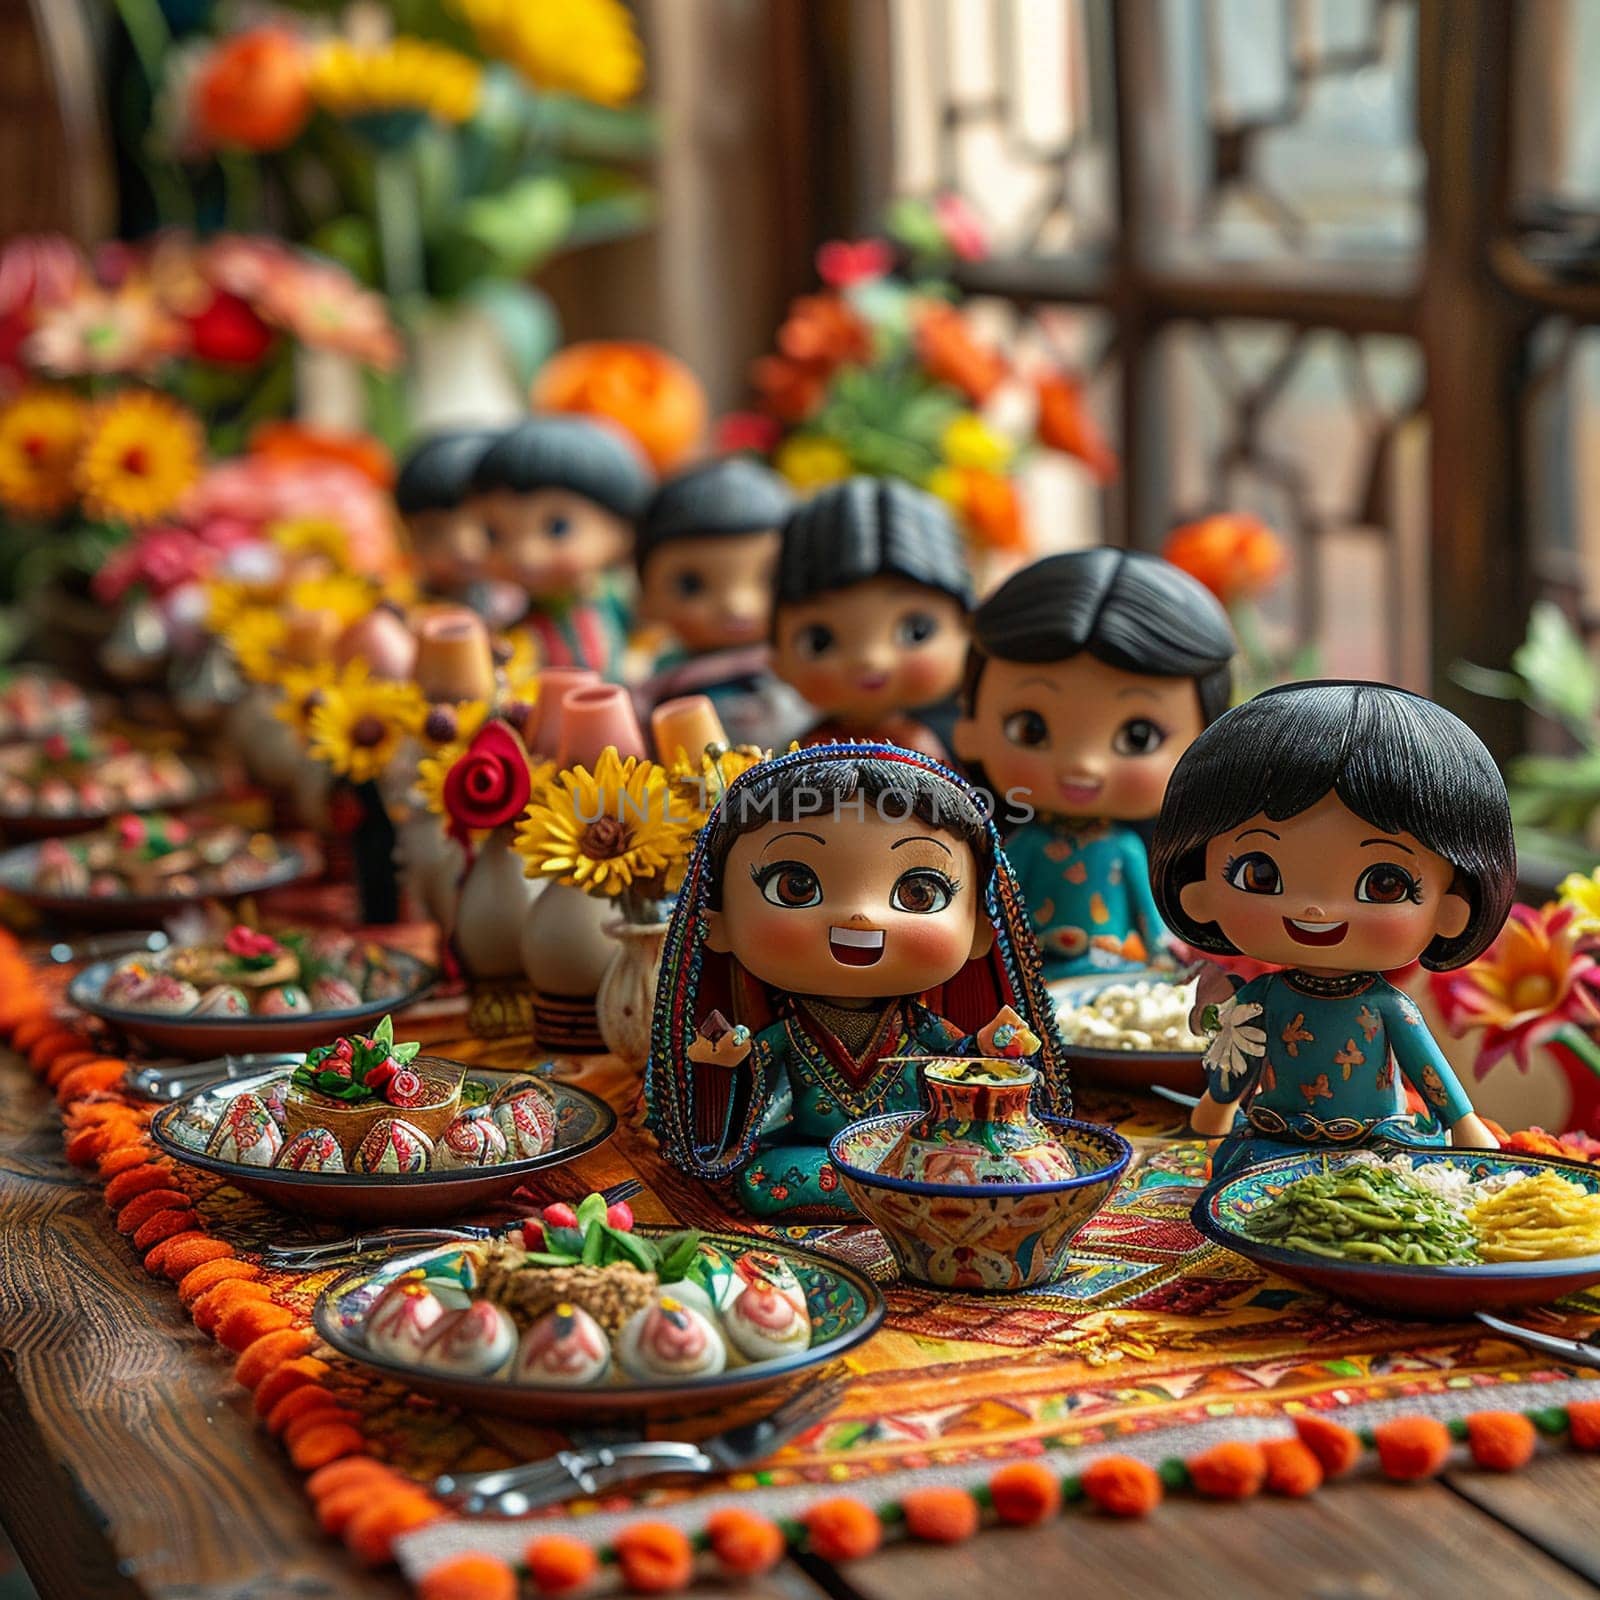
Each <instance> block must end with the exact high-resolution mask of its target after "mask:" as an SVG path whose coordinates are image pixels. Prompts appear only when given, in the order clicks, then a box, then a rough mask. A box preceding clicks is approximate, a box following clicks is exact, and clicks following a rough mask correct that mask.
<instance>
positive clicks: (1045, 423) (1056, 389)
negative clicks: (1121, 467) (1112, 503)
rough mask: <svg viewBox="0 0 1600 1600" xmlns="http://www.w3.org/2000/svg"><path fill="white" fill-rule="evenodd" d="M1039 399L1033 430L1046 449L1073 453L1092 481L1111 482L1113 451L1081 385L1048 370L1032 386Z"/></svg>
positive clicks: (1113, 477) (1114, 470) (1114, 463)
mask: <svg viewBox="0 0 1600 1600" xmlns="http://www.w3.org/2000/svg"><path fill="white" fill-rule="evenodd" d="M1035 393H1036V395H1037V397H1038V401H1039V415H1038V420H1037V422H1036V423H1035V425H1034V433H1035V436H1036V437H1037V438H1038V440H1039V443H1040V444H1042V445H1043V446H1044V447H1045V448H1046V449H1047V450H1059V451H1061V452H1062V453H1063V454H1064V455H1069V456H1076V457H1077V458H1078V460H1080V461H1081V462H1082V463H1083V464H1084V466H1085V467H1087V468H1088V470H1089V476H1090V477H1091V478H1093V479H1094V481H1095V482H1096V483H1113V482H1115V481H1116V476H1117V468H1118V462H1117V452H1116V451H1115V450H1113V449H1112V448H1111V446H1110V445H1109V444H1108V443H1107V442H1106V436H1105V435H1104V434H1103V433H1102V432H1101V431H1100V424H1099V423H1097V422H1096V421H1095V420H1094V417H1093V415H1092V414H1091V412H1090V410H1089V407H1088V405H1087V403H1086V402H1085V400H1084V397H1083V385H1082V384H1081V383H1079V382H1078V381H1077V380H1076V379H1075V378H1069V377H1068V376H1067V375H1066V374H1065V373H1063V372H1048V373H1046V374H1045V375H1044V376H1043V377H1042V378H1040V379H1039V381H1038V383H1037V384H1036V385H1035Z"/></svg>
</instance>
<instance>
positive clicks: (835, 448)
mask: <svg viewBox="0 0 1600 1600" xmlns="http://www.w3.org/2000/svg"><path fill="white" fill-rule="evenodd" d="M773 465H774V466H775V467H777V469H778V471H779V472H781V473H782V474H783V475H784V477H786V478H787V479H788V480H789V482H790V483H792V484H793V485H794V486H795V488H797V489H820V488H822V487H823V486H824V485H826V484H830V483H838V482H839V480H840V479H841V478H848V477H849V476H850V457H849V456H847V455H846V454H845V453H844V449H843V447H842V446H841V445H837V444H835V443H834V442H833V440H832V439H818V438H816V437H815V436H814V435H808V434H803V433H797V434H796V435H795V436H794V437H793V438H792V439H785V440H784V442H783V443H782V444H781V445H780V446H779V447H778V453H777V455H776V456H775V457H774V459H773Z"/></svg>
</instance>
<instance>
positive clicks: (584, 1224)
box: [578, 1194, 606, 1238]
mask: <svg viewBox="0 0 1600 1600" xmlns="http://www.w3.org/2000/svg"><path fill="white" fill-rule="evenodd" d="M605 1220H606V1197H605V1196H604V1195H603V1194H588V1195H585V1196H584V1197H583V1199H582V1200H581V1201H579V1203H578V1227H579V1229H580V1231H581V1232H582V1233H583V1235H584V1237H585V1238H587V1237H588V1235H589V1230H590V1229H591V1228H597V1227H599V1226H600V1224H601V1223H602V1222H604V1221H605Z"/></svg>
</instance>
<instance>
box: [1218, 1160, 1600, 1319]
mask: <svg viewBox="0 0 1600 1600" xmlns="http://www.w3.org/2000/svg"><path fill="white" fill-rule="evenodd" d="M1401 1148H1402V1147H1400V1146H1384V1147H1383V1149H1384V1151H1385V1153H1387V1152H1388V1151H1389V1150H1391V1149H1394V1150H1399V1149H1401ZM1403 1153H1404V1154H1406V1155H1408V1156H1409V1157H1410V1158H1411V1163H1412V1166H1413V1167H1419V1166H1427V1165H1430V1164H1433V1163H1447V1164H1449V1165H1451V1166H1456V1167H1464V1168H1466V1170H1467V1171H1468V1172H1469V1173H1471V1175H1472V1176H1473V1177H1475V1178H1483V1177H1488V1176H1490V1175H1491V1174H1493V1173H1496V1172H1517V1173H1522V1174H1526V1175H1532V1174H1534V1173H1538V1172H1540V1171H1542V1170H1544V1169H1545V1168H1546V1167H1554V1168H1555V1169H1556V1170H1557V1171H1559V1172H1560V1173H1561V1174H1562V1176H1563V1177H1568V1178H1572V1179H1573V1180H1574V1181H1576V1182H1577V1183H1580V1184H1582V1185H1583V1187H1584V1188H1585V1189H1587V1190H1589V1192H1590V1193H1591V1194H1593V1193H1596V1192H1600V1167H1591V1166H1585V1165H1584V1164H1583V1163H1581V1162H1574V1161H1557V1160H1550V1159H1546V1158H1544V1157H1542V1156H1528V1155H1521V1154H1518V1153H1516V1152H1511V1151H1500V1150H1446V1149H1420V1148H1417V1147H1415V1146H1407V1147H1404V1152H1403ZM1353 1154H1354V1152H1350V1151H1346V1152H1334V1153H1329V1152H1326V1151H1316V1152H1307V1153H1306V1154H1304V1155H1290V1156H1280V1157H1278V1158H1276V1159H1275V1160H1272V1161H1263V1162H1262V1163H1261V1164H1260V1165H1259V1166H1256V1167H1252V1168H1250V1170H1249V1171H1247V1172H1237V1173H1234V1174H1232V1175H1231V1176H1228V1177H1225V1178H1219V1179H1218V1180H1217V1181H1216V1182H1214V1183H1212V1184H1210V1185H1209V1186H1208V1187H1207V1188H1206V1189H1205V1191H1204V1192H1203V1193H1202V1194H1201V1196H1200V1198H1199V1199H1198V1200H1196V1201H1195V1203H1194V1210H1193V1212H1192V1217H1193V1221H1194V1225H1195V1227H1197V1228H1198V1229H1199V1230H1200V1232H1201V1233H1203V1234H1204V1235H1205V1236H1206V1238H1208V1239H1210V1240H1211V1241H1212V1242H1213V1243H1214V1244H1220V1245H1222V1246H1223V1247H1224V1248H1225V1249H1228V1250H1232V1251H1234V1252H1235V1253H1236V1254H1238V1255H1241V1256H1244V1257H1245V1258H1246V1259H1247V1260H1250V1261H1254V1262H1255V1263H1256V1264H1257V1265H1258V1266H1263V1267H1269V1268H1271V1270H1272V1271H1274V1272H1276V1273H1278V1274H1280V1275H1281V1276H1283V1277H1285V1278H1293V1279H1294V1280H1295V1281H1296V1282H1298V1283H1305V1284H1309V1285H1310V1286H1311V1287H1312V1288H1314V1289H1321V1290H1322V1291H1323V1292H1324V1293H1325V1294H1330V1295H1334V1296H1336V1297H1337V1298H1339V1299H1341V1300H1351V1301H1355V1302H1356V1303H1357V1304H1360V1305H1366V1306H1372V1307H1374V1308H1376V1309H1377V1310H1379V1311H1387V1312H1391V1313H1393V1314H1394V1315H1396V1316H1403V1317H1429V1318H1448V1319H1459V1320H1469V1319H1470V1318H1471V1317H1472V1315H1473V1313H1474V1312H1477V1311H1502V1310H1506V1309H1509V1308H1511V1307H1515V1306H1535V1305H1548V1304H1550V1303H1551V1302H1552V1301H1555V1300H1559V1299H1561V1297H1562V1296H1563V1295H1569V1294H1576V1293H1577V1291H1578V1290H1580V1289H1585V1288H1588V1287H1589V1285H1591V1284H1595V1283H1600V1255H1592V1256H1567V1257H1564V1258H1563V1259H1561V1260H1558V1261H1486V1262H1482V1263H1480V1264H1477V1265H1464V1266H1440V1267H1410V1266H1401V1265H1398V1264H1394V1265H1390V1264H1387V1263H1383V1262H1373V1261H1336V1260H1333V1259H1331V1258H1330V1257H1327V1256H1318V1255H1312V1254H1309V1253H1308V1252H1306V1251H1303V1250H1287V1249H1284V1248H1283V1247H1282V1246H1280V1245H1275V1244H1264V1243H1260V1242H1258V1241H1257V1240H1254V1239H1252V1238H1250V1237H1249V1236H1248V1235H1247V1234H1246V1233H1244V1232H1243V1223H1244V1219H1245V1218H1246V1217H1248V1216H1249V1215H1250V1213H1251V1212H1252V1211H1256V1210H1259V1209H1260V1208H1261V1207H1262V1206H1263V1205H1265V1204H1267V1202H1268V1201H1270V1200H1271V1199H1272V1198H1273V1196H1275V1195H1277V1194H1279V1193H1280V1192H1281V1191H1282V1190H1283V1189H1284V1187H1285V1186H1286V1185H1288V1184H1290V1183H1293V1182H1294V1181H1295V1179H1297V1178H1301V1177H1305V1176H1306V1175H1307V1174H1309V1173H1313V1172H1319V1171H1321V1170H1322V1167H1323V1165H1324V1163H1326V1164H1327V1165H1328V1166H1331V1167H1338V1166H1340V1165H1341V1164H1348V1162H1349V1161H1350V1159H1351V1157H1352V1155H1353Z"/></svg>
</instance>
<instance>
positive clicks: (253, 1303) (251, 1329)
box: [213, 1300, 294, 1356]
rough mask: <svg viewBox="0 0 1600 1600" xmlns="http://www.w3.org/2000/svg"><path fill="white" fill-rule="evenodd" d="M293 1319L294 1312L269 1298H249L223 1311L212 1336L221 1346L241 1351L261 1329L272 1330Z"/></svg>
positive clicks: (235, 1351)
mask: <svg viewBox="0 0 1600 1600" xmlns="http://www.w3.org/2000/svg"><path fill="white" fill-rule="evenodd" d="M293 1321H294V1313H293V1312H292V1311H289V1310H287V1309H286V1308H285V1307H283V1306H277V1305H274V1304H273V1303H272V1302H271V1301H270V1300H250V1301H247V1302H246V1303H245V1304H244V1305H238V1306H234V1307H233V1309H232V1310H230V1311H225V1312H223V1314H222V1316H221V1317H220V1318H219V1319H218V1321H217V1328H216V1333H215V1334H214V1336H213V1337H215V1339H216V1341H217V1343H218V1344H220V1345H221V1346H222V1348H223V1349H224V1350H231V1351H232V1352H233V1353H234V1354H235V1355H236V1356H237V1355H243V1354H244V1352H245V1350H247V1349H248V1348H249V1347H250V1346H251V1345H252V1344H254V1343H255V1342H256V1340H257V1339H259V1338H260V1337H261V1335H262V1334H264V1333H275V1332H276V1331H277V1330H278V1329H279V1328H287V1327H288V1326H289V1324H290V1323H292V1322H293Z"/></svg>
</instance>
